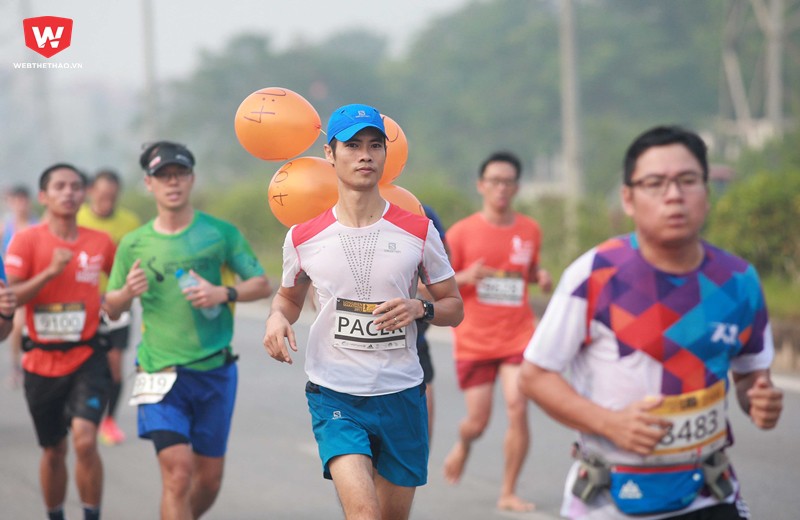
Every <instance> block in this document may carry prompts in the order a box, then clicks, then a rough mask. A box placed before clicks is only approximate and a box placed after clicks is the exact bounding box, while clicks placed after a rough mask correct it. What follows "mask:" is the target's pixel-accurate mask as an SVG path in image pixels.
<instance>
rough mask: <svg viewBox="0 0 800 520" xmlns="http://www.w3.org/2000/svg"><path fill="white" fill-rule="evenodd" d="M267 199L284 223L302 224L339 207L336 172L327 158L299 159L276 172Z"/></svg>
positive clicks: (271, 208) (277, 216)
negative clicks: (337, 205) (336, 206)
mask: <svg viewBox="0 0 800 520" xmlns="http://www.w3.org/2000/svg"><path fill="white" fill-rule="evenodd" d="M267 196H268V198H269V208H270V210H272V214H273V215H275V218H277V219H278V220H279V221H280V222H281V224H283V225H284V226H286V227H291V226H293V225H295V224H300V223H301V222H305V221H306V220H310V219H312V218H314V217H316V216H317V215H319V214H320V213H322V212H323V211H325V210H327V209H329V208H332V207H333V206H334V205H336V201H338V200H339V189H338V182H337V177H336V170H334V169H333V166H332V165H331V163H329V162H328V161H326V160H325V159H320V158H319V157H298V158H297V159H294V160H292V161H289V162H287V163H286V164H284V165H283V166H281V167H280V168H279V169H278V171H277V172H275V175H273V176H272V180H270V182H269V189H268V194H267Z"/></svg>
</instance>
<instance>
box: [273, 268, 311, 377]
mask: <svg viewBox="0 0 800 520" xmlns="http://www.w3.org/2000/svg"><path fill="white" fill-rule="evenodd" d="M310 285H311V280H309V279H308V278H302V279H300V280H298V281H297V283H296V284H295V285H294V287H283V286H281V287H280V288H279V289H278V292H277V293H275V297H274V298H273V299H272V308H271V310H270V314H269V317H268V318H267V325H266V332H265V333H264V341H263V344H264V348H265V349H266V350H267V353H268V354H269V355H270V357H272V358H273V359H275V360H277V361H280V362H282V363H289V364H292V357H291V356H290V355H289V350H288V349H287V347H286V344H287V342H288V345H289V348H291V349H292V350H294V351H295V352H297V340H296V338H295V335H294V329H293V328H292V324H293V323H294V322H296V321H297V319H298V318H299V317H300V312H301V311H302V310H303V303H304V302H305V299H306V293H307V292H308V288H309V286H310Z"/></svg>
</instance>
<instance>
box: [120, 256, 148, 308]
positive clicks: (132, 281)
mask: <svg viewBox="0 0 800 520" xmlns="http://www.w3.org/2000/svg"><path fill="white" fill-rule="evenodd" d="M141 263H142V261H141V260H139V259H138V258H137V259H136V261H135V262H134V263H133V265H132V266H131V270H130V271H128V276H126V277H125V290H126V291H128V293H129V294H130V296H131V299H133V298H136V297H137V296H141V295H142V294H144V293H145V292H146V291H147V289H148V287H149V286H148V282H147V273H145V272H144V269H142V267H141Z"/></svg>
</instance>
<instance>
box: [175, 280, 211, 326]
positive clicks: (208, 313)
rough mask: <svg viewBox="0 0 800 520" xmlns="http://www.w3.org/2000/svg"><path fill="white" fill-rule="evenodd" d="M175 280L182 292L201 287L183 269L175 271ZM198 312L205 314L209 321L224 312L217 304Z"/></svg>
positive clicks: (202, 308)
mask: <svg viewBox="0 0 800 520" xmlns="http://www.w3.org/2000/svg"><path fill="white" fill-rule="evenodd" d="M175 278H177V279H178V287H180V288H181V290H183V289H186V288H187V287H194V286H196V285H200V282H199V281H198V280H197V278H195V277H194V276H192V274H191V273H189V272H187V271H184V270H183V269H178V270H177V271H175ZM198 310H199V311H200V312H201V313H203V316H204V317H205V318H206V319H207V320H213V319H214V318H216V317H217V316H219V313H220V312H222V306H221V305H219V304H217V305H214V306H213V307H201V308H199V309H198Z"/></svg>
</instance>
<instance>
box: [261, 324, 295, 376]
mask: <svg viewBox="0 0 800 520" xmlns="http://www.w3.org/2000/svg"><path fill="white" fill-rule="evenodd" d="M284 338H285V340H284ZM287 341H288V343H289V347H290V348H291V349H292V350H294V351H295V352H297V339H296V338H295V335H294V329H293V328H292V325H291V323H289V320H287V319H286V316H284V315H283V314H281V313H280V312H273V313H272V314H270V315H269V318H267V331H266V333H265V334H264V341H263V344H264V348H265V349H266V350H267V353H268V354H269V355H270V357H271V358H272V359H275V360H277V361H280V362H281V363H289V364H290V365H291V364H292V356H290V355H289V349H287V348H286V343H287Z"/></svg>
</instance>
